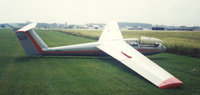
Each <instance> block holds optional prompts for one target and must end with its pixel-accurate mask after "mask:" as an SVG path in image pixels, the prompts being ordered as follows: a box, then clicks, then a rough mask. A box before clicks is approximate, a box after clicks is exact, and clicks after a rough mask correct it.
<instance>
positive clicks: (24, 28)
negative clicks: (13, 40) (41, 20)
mask: <svg viewBox="0 0 200 95" xmlns="http://www.w3.org/2000/svg"><path fill="white" fill-rule="evenodd" d="M36 25H37V23H31V24H29V25H26V26H24V27H22V28H21V29H19V30H17V31H16V32H26V31H28V30H31V29H32V28H35V27H36Z"/></svg>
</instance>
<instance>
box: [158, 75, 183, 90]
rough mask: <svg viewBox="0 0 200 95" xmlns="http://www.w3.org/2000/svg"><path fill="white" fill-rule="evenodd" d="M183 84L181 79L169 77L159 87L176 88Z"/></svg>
mask: <svg viewBox="0 0 200 95" xmlns="http://www.w3.org/2000/svg"><path fill="white" fill-rule="evenodd" d="M182 84H183V82H181V81H180V80H178V79H177V78H175V77H172V78H169V79H167V80H165V81H163V82H162V83H161V84H160V85H159V86H158V87H159V88H160V89H174V88H177V87H180V86H181V85H182Z"/></svg>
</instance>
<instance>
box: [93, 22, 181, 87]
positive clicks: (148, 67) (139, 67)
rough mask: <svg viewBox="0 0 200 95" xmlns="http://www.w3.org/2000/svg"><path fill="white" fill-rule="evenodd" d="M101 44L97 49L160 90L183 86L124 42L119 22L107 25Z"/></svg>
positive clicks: (100, 40)
mask: <svg viewBox="0 0 200 95" xmlns="http://www.w3.org/2000/svg"><path fill="white" fill-rule="evenodd" d="M99 42H103V43H102V44H101V45H99V46H97V48H99V49H100V50H102V51H104V52H105V53H107V54H108V55H110V56H112V57H114V58H115V59H117V60H118V61H120V62H121V63H123V64H124V65H126V66H127V67H129V68H130V69H132V70H133V71H135V72H137V73H138V74H140V75H141V76H143V77H144V78H146V79H147V80H149V81H150V82H152V83H153V84H155V85H156V86H158V87H159V88H161V89H168V88H176V87H179V86H181V85H182V84H183V83H182V82H181V81H180V80H178V79H177V78H175V77H174V76H173V75H171V74H170V73H168V72H167V71H165V70H164V69H163V68H161V67H160V66H158V65H157V64H155V63H154V62H153V61H151V60H149V59H148V58H147V57H145V56H144V55H142V54H141V53H140V52H138V51H137V50H136V49H134V48H133V47H131V46H130V45H128V44H127V43H126V42H125V41H124V40H123V37H122V34H121V32H120V30H119V27H118V24H117V22H115V21H111V22H110V23H109V24H107V26H106V28H105V29H104V31H103V33H102V35H101V37H100V39H99Z"/></svg>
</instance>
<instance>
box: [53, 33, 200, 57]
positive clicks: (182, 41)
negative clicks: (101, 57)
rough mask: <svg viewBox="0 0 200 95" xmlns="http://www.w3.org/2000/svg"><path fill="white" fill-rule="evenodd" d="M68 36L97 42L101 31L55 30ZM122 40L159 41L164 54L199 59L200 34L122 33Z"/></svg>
mask: <svg viewBox="0 0 200 95" xmlns="http://www.w3.org/2000/svg"><path fill="white" fill-rule="evenodd" d="M56 31H60V32H64V33H67V34H70V35H74V36H78V37H85V38H90V39H95V40H98V39H99V37H100V35H101V33H102V30H56ZM122 35H123V37H124V38H139V39H140V37H141V36H145V37H153V38H158V39H161V40H162V41H163V42H164V44H165V46H166V47H167V50H166V52H168V53H174V54H180V55H186V56H191V57H199V58H200V32H183V31H182V32H181V31H122Z"/></svg>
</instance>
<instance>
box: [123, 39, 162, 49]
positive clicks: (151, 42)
mask: <svg viewBox="0 0 200 95" xmlns="http://www.w3.org/2000/svg"><path fill="white" fill-rule="evenodd" d="M124 40H125V41H126V42H127V43H128V44H129V45H131V46H143V47H145V46H148V47H158V46H159V45H160V44H162V45H163V44H164V43H163V41H162V40H160V39H156V38H150V37H141V40H140V41H139V40H138V38H129V39H124Z"/></svg>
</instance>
